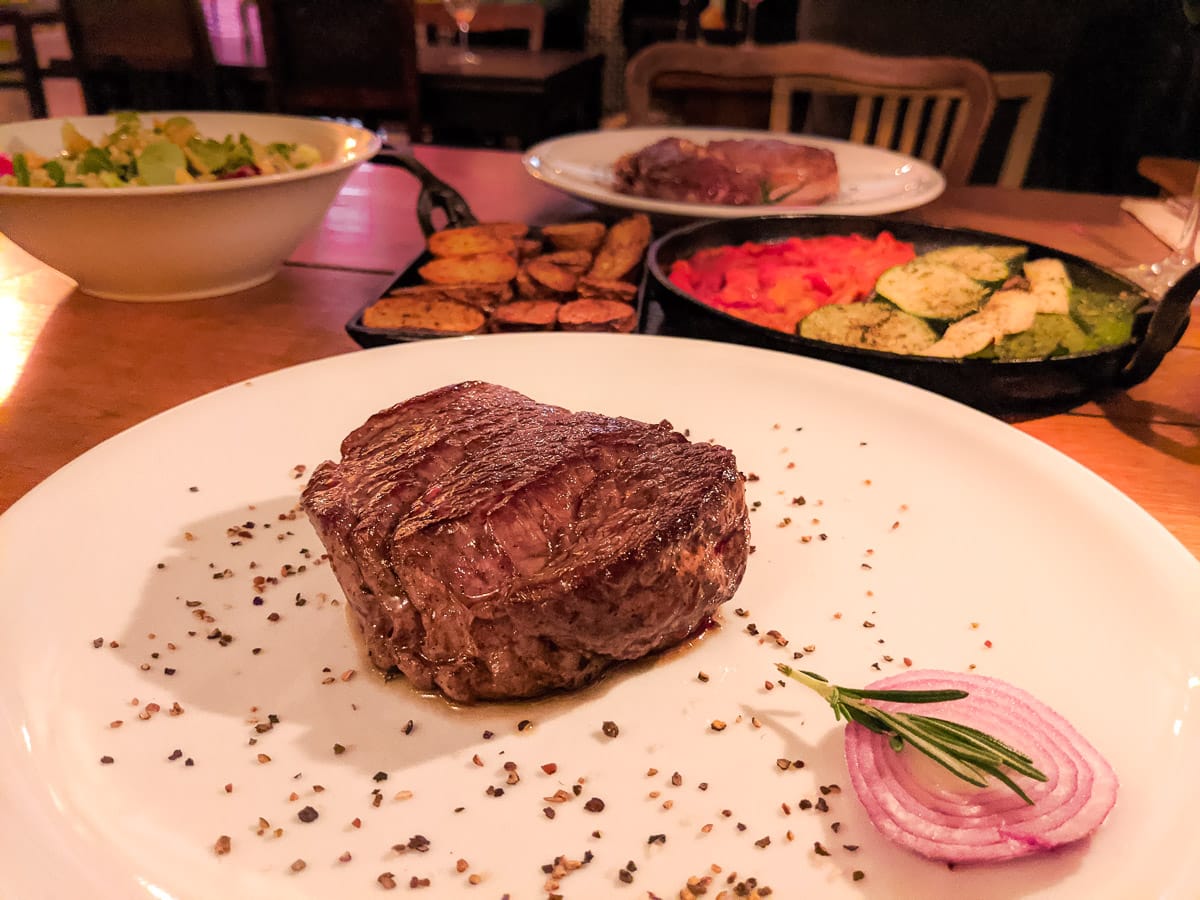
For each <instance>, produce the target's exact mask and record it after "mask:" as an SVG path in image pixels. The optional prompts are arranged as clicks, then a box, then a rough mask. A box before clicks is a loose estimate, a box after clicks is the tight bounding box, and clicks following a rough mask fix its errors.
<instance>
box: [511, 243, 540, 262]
mask: <svg viewBox="0 0 1200 900" xmlns="http://www.w3.org/2000/svg"><path fill="white" fill-rule="evenodd" d="M541 252H542V242H541V241H539V240H535V239H534V238H522V239H521V240H519V241H517V259H518V260H520V261H521V262H525V260H527V259H533V258H534V257H535V256H538V255H540V254H541Z"/></svg>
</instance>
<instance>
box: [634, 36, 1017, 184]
mask: <svg viewBox="0 0 1200 900" xmlns="http://www.w3.org/2000/svg"><path fill="white" fill-rule="evenodd" d="M667 76H670V78H671V79H673V80H674V82H675V84H676V86H678V83H679V82H680V79H682V80H683V82H684V83H686V81H687V78H688V76H699V77H700V78H701V79H707V84H708V85H709V86H710V87H716V88H717V89H718V90H723V91H729V90H738V89H739V84H740V85H743V86H746V87H748V88H749V89H751V90H755V91H764V90H765V91H766V92H767V93H768V94H769V95H770V128H771V129H772V130H774V131H791V130H800V129H795V128H794V127H793V126H794V125H795V123H794V122H793V121H792V110H793V108H794V105H795V104H794V101H795V95H796V94H798V93H804V94H808V95H810V96H811V97H812V98H813V100H814V101H816V100H818V99H836V98H839V97H844V98H848V99H849V100H850V101H852V102H853V112H852V114H851V115H850V116H849V123H848V124H849V134H848V135H843V136H847V137H849V139H850V140H852V141H855V142H857V143H870V144H874V145H875V146H880V147H888V148H890V149H894V150H899V151H900V152H902V153H907V154H910V155H913V156H918V157H920V158H922V159H924V160H926V161H928V162H930V163H932V164H934V165H936V166H938V167H939V168H940V169H941V170H942V172H943V174H944V175H945V176H946V180H947V182H949V183H950V184H965V183H966V181H967V179H968V178H969V177H970V174H971V169H972V167H973V166H974V164H975V159H976V157H977V156H978V154H979V148H980V145H981V144H982V142H983V138H984V135H985V133H986V131H987V127H988V124H989V122H990V121H991V118H992V115H993V113H994V111H995V107H996V89H995V86H994V84H993V82H992V78H991V76H990V75H989V74H988V71H987V70H986V69H984V68H983V67H982V66H981V65H979V64H978V63H976V62H974V61H972V60H968V59H961V58H956V57H888V56H878V55H875V54H869V53H862V52H860V51H857V50H851V49H849V48H846V47H840V46H836V45H833V44H824V43H818V42H809V41H802V42H797V43H790V44H767V45H759V46H754V47H745V46H742V47H720V46H712V45H704V44H695V43H688V42H666V43H660V44H653V45H651V46H649V47H647V48H645V49H644V50H642V51H641V52H639V53H638V54H637V55H636V56H635V57H634V58H633V59H632V60H630V62H629V65H628V66H627V67H626V70H625V96H626V102H627V104H628V110H629V124H631V125H641V124H647V123H649V122H650V121H651V97H652V95H653V91H654V88H655V85H656V83H658V82H660V80H662V79H664V78H665V77H667ZM807 108H808V114H807V116H806V118H807V119H808V124H809V126H810V127H811V125H812V122H813V120H814V119H815V118H817V117H816V116H814V113H816V112H819V111H821V110H822V109H824V107H823V106H822V104H821V103H810V104H809V105H808V107H807Z"/></svg>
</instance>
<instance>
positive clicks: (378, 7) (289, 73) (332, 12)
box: [258, 0, 422, 141]
mask: <svg viewBox="0 0 1200 900" xmlns="http://www.w3.org/2000/svg"><path fill="white" fill-rule="evenodd" d="M258 7H259V17H260V20H261V22H262V36H263V49H264V51H265V53H266V57H267V69H268V72H269V76H270V79H271V96H272V99H271V105H272V106H273V107H274V108H276V109H278V110H280V111H282V112H289V113H297V114H304V115H328V116H340V117H346V118H357V119H361V120H362V121H363V122H364V123H365V124H366V125H367V126H368V127H378V126H379V125H380V124H381V123H382V122H384V121H389V120H392V119H397V120H398V119H403V120H404V123H405V126H406V128H407V130H408V134H409V137H410V139H411V140H413V141H417V140H420V137H421V130H422V128H421V115H420V111H421V104H420V89H419V82H418V76H417V47H416V31H415V24H414V16H413V4H412V0H338V2H336V3H333V2H330V0H259V2H258Z"/></svg>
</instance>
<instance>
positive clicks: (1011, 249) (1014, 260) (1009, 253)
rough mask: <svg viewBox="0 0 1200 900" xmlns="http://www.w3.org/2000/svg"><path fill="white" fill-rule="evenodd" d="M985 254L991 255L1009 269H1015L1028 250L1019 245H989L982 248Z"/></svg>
mask: <svg viewBox="0 0 1200 900" xmlns="http://www.w3.org/2000/svg"><path fill="white" fill-rule="evenodd" d="M982 249H983V250H984V251H986V252H987V253H990V254H992V256H994V257H996V259H998V260H1000V262H1002V263H1004V264H1005V265H1006V266H1008V267H1009V268H1010V269H1015V268H1016V267H1017V264H1018V263H1020V262H1022V261H1023V260H1024V259H1025V255H1026V254H1027V253H1029V248H1028V247H1025V246H1022V245H1020V244H991V245H989V246H986V247H983V248H982Z"/></svg>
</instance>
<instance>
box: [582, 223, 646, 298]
mask: <svg viewBox="0 0 1200 900" xmlns="http://www.w3.org/2000/svg"><path fill="white" fill-rule="evenodd" d="M650 236H651V232H650V219H649V218H648V217H647V216H645V215H642V214H641V213H637V214H635V215H632V216H630V217H629V218H627V219H622V220H621V221H620V222H617V224H615V225H613V227H612V228H610V229H608V233H607V234H605V235H604V243H603V244H601V245H600V250H599V251H598V252H597V253H596V258H595V260H594V261H593V262H592V267H591V268H590V269H589V270H588V273H587V274H588V276H589V277H592V278H599V279H602V280H607V281H617V280H620V279H623V278H626V277H628V276H629V275H631V274H632V273H633V272H634V270H635V269H637V267H638V266H639V265H640V264H641V262H642V257H643V255H644V254H645V252H646V248H647V247H649V246H650Z"/></svg>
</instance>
